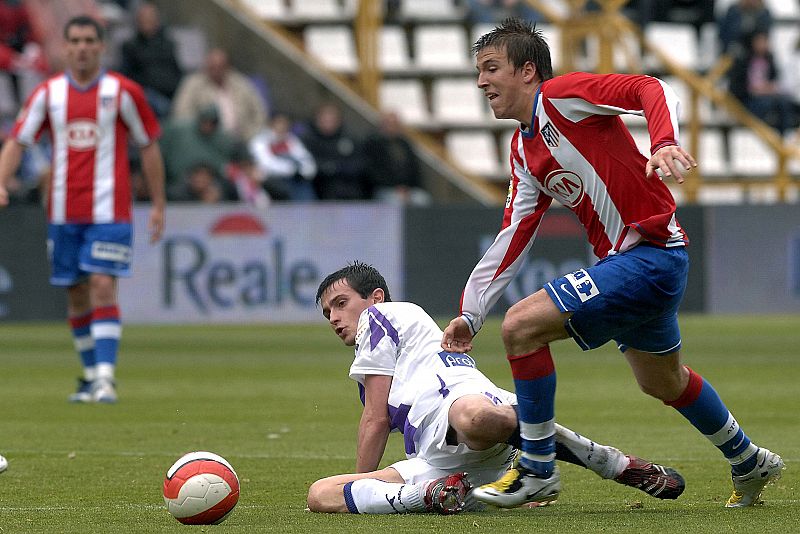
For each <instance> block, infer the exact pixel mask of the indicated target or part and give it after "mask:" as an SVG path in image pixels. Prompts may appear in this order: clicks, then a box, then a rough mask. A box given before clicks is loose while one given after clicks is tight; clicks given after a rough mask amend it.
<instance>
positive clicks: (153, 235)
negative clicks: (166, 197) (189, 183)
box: [147, 207, 164, 244]
mask: <svg viewBox="0 0 800 534" xmlns="http://www.w3.org/2000/svg"><path fill="white" fill-rule="evenodd" d="M147 230H148V231H149V232H150V243H151V244H152V243H156V242H158V241H159V240H160V239H161V236H162V235H164V208H157V207H154V208H153V209H151V210H150V220H149V222H148V224H147Z"/></svg>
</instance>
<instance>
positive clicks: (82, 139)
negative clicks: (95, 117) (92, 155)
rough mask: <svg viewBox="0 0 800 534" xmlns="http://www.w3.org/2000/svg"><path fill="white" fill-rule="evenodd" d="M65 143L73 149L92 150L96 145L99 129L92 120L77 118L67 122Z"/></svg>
mask: <svg viewBox="0 0 800 534" xmlns="http://www.w3.org/2000/svg"><path fill="white" fill-rule="evenodd" d="M66 133H67V145H69V147H70V148H71V149H73V150H92V149H93V148H94V147H96V146H97V139H98V138H99V137H100V129H99V128H98V127H97V124H95V123H94V121H90V120H87V119H79V120H75V121H71V122H69V123H68V124H67V132H66Z"/></svg>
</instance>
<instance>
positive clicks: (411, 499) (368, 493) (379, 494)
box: [345, 478, 428, 514]
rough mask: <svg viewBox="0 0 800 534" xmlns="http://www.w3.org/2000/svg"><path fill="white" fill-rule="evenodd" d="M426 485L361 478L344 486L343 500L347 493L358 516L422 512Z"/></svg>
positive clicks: (424, 483) (425, 483)
mask: <svg viewBox="0 0 800 534" xmlns="http://www.w3.org/2000/svg"><path fill="white" fill-rule="evenodd" d="M427 484H428V482H420V483H418V484H398V483H396V482H384V481H383V480H376V479H374V478H362V479H360V480H355V481H353V482H352V483H350V484H349V485H345V500H346V498H347V492H348V491H349V492H350V495H351V497H352V502H353V504H355V507H356V508H357V509H358V513H360V514H403V513H408V512H424V511H425V486H426V485H427ZM347 486H349V490H348V489H347Z"/></svg>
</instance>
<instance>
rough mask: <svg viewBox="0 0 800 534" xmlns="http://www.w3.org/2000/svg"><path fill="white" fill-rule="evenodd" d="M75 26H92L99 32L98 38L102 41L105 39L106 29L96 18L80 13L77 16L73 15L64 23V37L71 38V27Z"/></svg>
mask: <svg viewBox="0 0 800 534" xmlns="http://www.w3.org/2000/svg"><path fill="white" fill-rule="evenodd" d="M73 26H91V27H93V28H94V30H95V31H96V32H97V38H98V39H100V40H101V41H102V40H104V39H105V34H106V32H105V30H104V29H103V26H101V25H100V23H99V22H97V21H96V20H95V19H93V18H92V17H90V16H88V15H78V16H77V17H72V18H71V19H69V20H68V21H67V23H66V24H65V25H64V39H69V29H70V28H72V27H73Z"/></svg>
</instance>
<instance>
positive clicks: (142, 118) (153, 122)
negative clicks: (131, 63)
mask: <svg viewBox="0 0 800 534" xmlns="http://www.w3.org/2000/svg"><path fill="white" fill-rule="evenodd" d="M119 109H120V116H121V118H122V121H123V122H124V123H125V125H126V126H127V127H128V131H129V132H130V135H131V138H132V139H133V140H134V142H135V143H136V144H137V145H138V146H140V147H144V146H147V145H149V144H151V143H152V142H153V141H155V140H157V139H158V138H159V137H160V136H161V126H160V125H159V124H158V119H157V118H156V114H155V113H154V112H153V109H152V108H151V107H150V104H148V103H147V99H146V98H145V96H144V90H142V87H141V86H140V85H139V84H137V83H135V82H133V81H131V80H128V79H126V80H125V83H124V84H123V86H122V91H121V93H120V105H119Z"/></svg>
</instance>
